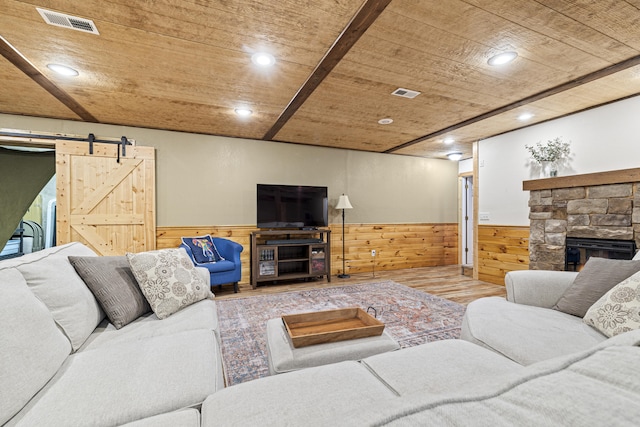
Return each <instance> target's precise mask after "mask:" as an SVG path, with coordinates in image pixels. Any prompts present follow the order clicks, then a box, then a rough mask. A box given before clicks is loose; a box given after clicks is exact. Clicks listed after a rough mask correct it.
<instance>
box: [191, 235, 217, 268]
mask: <svg viewBox="0 0 640 427" xmlns="http://www.w3.org/2000/svg"><path fill="white" fill-rule="evenodd" d="M182 243H184V244H185V245H187V246H188V247H189V249H191V253H192V254H193V258H194V259H195V261H196V263H198V264H204V263H212V262H218V261H220V260H223V259H224V258H222V256H220V252H218V248H216V245H215V244H214V243H213V238H212V237H211V236H210V235H209V234H207V235H206V236H200V237H183V238H182Z"/></svg>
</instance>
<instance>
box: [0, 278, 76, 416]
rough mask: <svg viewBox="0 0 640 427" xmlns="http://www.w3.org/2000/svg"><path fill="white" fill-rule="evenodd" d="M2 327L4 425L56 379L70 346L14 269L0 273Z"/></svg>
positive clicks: (0, 413) (0, 373) (0, 374)
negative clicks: (46, 385)
mask: <svg viewBox="0 0 640 427" xmlns="http://www.w3.org/2000/svg"><path fill="white" fill-rule="evenodd" d="M0 327H1V328H2V331H1V332H0V425H2V424H4V423H5V422H6V421H7V420H8V419H9V418H11V417H12V416H13V415H15V414H16V413H17V412H18V411H19V410H20V409H22V407H23V406H24V405H26V404H27V402H28V401H29V400H30V399H31V397H32V396H33V395H35V394H36V393H37V392H38V390H40V389H41V388H42V387H43V386H44V385H45V384H46V383H47V381H49V380H50V379H51V377H53V376H54V375H55V373H56V371H57V370H58V368H60V366H61V365H62V363H63V362H64V360H65V359H66V357H67V356H68V355H69V353H70V352H71V344H70V343H69V340H68V339H67V338H66V337H65V336H64V334H63V333H62V332H61V331H60V330H59V329H58V327H57V326H56V324H55V322H54V320H53V316H52V315H51V312H50V311H49V310H48V309H47V307H46V306H45V305H44V304H43V303H42V302H41V301H39V300H38V298H36V297H35V295H33V292H31V291H30V290H29V287H28V286H27V282H26V281H25V280H24V277H22V274H20V272H19V271H18V270H17V269H15V268H9V269H5V270H0Z"/></svg>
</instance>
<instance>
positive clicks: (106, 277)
mask: <svg viewBox="0 0 640 427" xmlns="http://www.w3.org/2000/svg"><path fill="white" fill-rule="evenodd" d="M69 262H70V263H71V265H73V268H75V269H76V271H77V272H78V275H79V276H80V277H81V278H82V280H84V282H85V283H86V285H87V287H88V288H89V289H91V292H93V295H94V296H95V297H96V299H97V300H98V303H99V304H100V306H101V307H102V310H104V312H105V313H106V315H107V317H108V318H109V320H110V321H111V323H112V324H113V326H115V327H116V329H120V328H122V327H123V326H125V325H127V324H129V323H131V322H132V321H134V320H135V319H137V318H138V317H140V316H142V315H143V314H145V313H148V312H149V311H151V307H150V306H149V303H148V302H147V300H146V299H145V297H144V295H142V292H141V291H140V287H139V286H138V282H137V281H136V278H135V276H134V275H133V273H132V272H131V267H130V265H129V261H128V260H127V257H126V256H100V257H78V256H70V257H69Z"/></svg>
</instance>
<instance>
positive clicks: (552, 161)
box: [525, 137, 571, 178]
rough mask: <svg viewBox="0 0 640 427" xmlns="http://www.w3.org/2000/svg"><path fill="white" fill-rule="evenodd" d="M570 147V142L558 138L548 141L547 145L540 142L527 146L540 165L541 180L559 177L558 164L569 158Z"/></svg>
mask: <svg viewBox="0 0 640 427" xmlns="http://www.w3.org/2000/svg"><path fill="white" fill-rule="evenodd" d="M570 145H571V143H570V142H562V138H560V137H558V138H555V139H550V140H548V141H547V143H546V144H542V143H541V142H540V141H538V142H537V143H536V145H525V148H526V149H527V150H528V151H529V154H531V157H532V158H533V160H535V161H536V162H537V163H538V164H539V165H540V173H541V178H548V177H552V176H558V162H559V161H560V160H563V159H566V158H567V157H568V156H569V153H570V152H571V148H570Z"/></svg>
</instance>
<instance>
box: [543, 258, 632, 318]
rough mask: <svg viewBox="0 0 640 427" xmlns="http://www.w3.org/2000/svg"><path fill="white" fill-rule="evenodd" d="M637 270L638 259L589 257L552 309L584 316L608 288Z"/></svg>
mask: <svg viewBox="0 0 640 427" xmlns="http://www.w3.org/2000/svg"><path fill="white" fill-rule="evenodd" d="M638 271H640V261H633V260H630V261H627V260H620V259H607V258H597V257H591V258H589V260H588V261H587V262H586V264H585V265H584V267H583V269H582V270H581V271H580V273H578V275H577V276H576V278H575V280H574V281H573V285H571V286H570V287H569V288H568V289H567V290H566V291H565V292H564V294H563V295H562V296H561V297H560V299H559V300H558V302H557V303H556V305H554V306H553V309H554V310H559V311H562V312H564V313H567V314H573V315H574V316H578V317H584V315H585V314H586V313H587V310H588V309H589V307H591V306H592V305H593V304H594V303H595V302H596V301H597V300H598V299H599V298H600V297H601V296H602V295H604V294H605V293H607V291H609V289H611V288H613V287H614V286H615V285H617V284H618V283H620V282H621V281H623V280H624V279H626V278H627V277H629V276H631V275H632V274H634V273H637V272H638Z"/></svg>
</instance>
